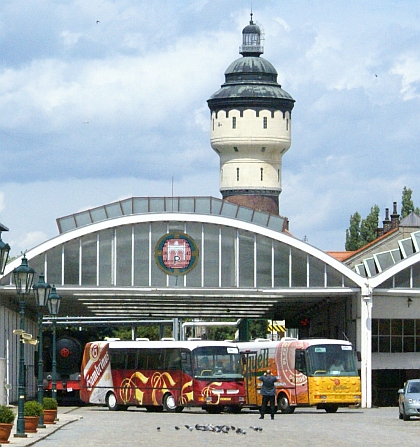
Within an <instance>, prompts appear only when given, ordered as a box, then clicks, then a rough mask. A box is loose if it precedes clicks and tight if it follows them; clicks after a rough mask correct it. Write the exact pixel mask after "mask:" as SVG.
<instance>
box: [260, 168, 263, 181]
mask: <svg viewBox="0 0 420 447" xmlns="http://www.w3.org/2000/svg"><path fill="white" fill-rule="evenodd" d="M260 175H261V181H263V180H264V168H260Z"/></svg>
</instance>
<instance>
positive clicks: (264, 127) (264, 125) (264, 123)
mask: <svg viewBox="0 0 420 447" xmlns="http://www.w3.org/2000/svg"><path fill="white" fill-rule="evenodd" d="M267 125H268V119H267V117H266V116H265V117H264V118H263V129H267Z"/></svg>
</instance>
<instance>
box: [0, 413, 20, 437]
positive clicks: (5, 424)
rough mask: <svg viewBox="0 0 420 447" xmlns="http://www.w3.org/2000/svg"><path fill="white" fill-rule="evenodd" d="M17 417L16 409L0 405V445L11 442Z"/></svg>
mask: <svg viewBox="0 0 420 447" xmlns="http://www.w3.org/2000/svg"><path fill="white" fill-rule="evenodd" d="M15 418H16V414H15V413H14V411H13V410H12V409H11V408H9V407H7V406H6V405H0V445H1V444H8V443H9V436H10V432H11V431H12V428H13V422H14V420H15Z"/></svg>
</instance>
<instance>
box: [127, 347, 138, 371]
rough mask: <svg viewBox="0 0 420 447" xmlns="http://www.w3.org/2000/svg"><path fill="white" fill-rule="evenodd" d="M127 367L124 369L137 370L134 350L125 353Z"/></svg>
mask: <svg viewBox="0 0 420 447" xmlns="http://www.w3.org/2000/svg"><path fill="white" fill-rule="evenodd" d="M126 360H127V365H126V369H127V370H130V369H137V353H136V351H135V350H134V349H130V350H128V351H127V358H126Z"/></svg>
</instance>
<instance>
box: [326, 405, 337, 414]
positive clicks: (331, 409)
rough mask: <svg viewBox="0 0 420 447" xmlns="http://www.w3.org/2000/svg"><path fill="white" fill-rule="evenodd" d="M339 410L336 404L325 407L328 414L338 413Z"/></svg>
mask: <svg viewBox="0 0 420 447" xmlns="http://www.w3.org/2000/svg"><path fill="white" fill-rule="evenodd" d="M337 410H338V405H336V404H326V405H325V411H326V412H327V413H336V412H337Z"/></svg>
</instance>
